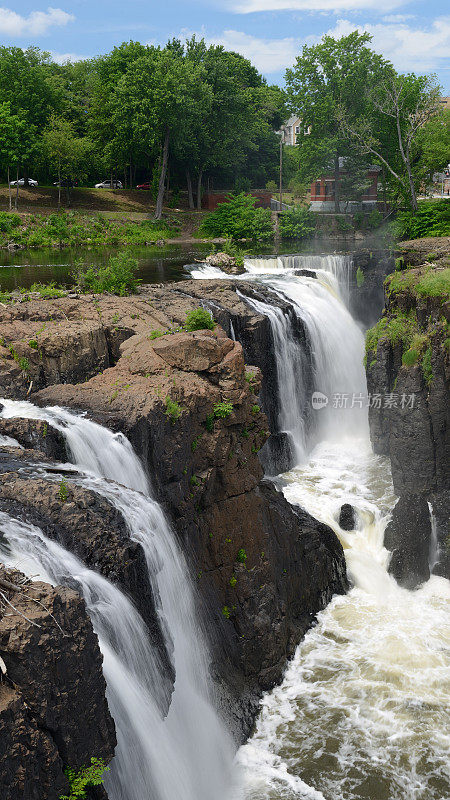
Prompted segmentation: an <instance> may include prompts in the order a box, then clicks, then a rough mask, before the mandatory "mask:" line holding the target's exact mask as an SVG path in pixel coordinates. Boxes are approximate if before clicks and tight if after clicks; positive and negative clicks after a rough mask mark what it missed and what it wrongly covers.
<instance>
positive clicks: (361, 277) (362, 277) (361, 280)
mask: <svg viewBox="0 0 450 800" xmlns="http://www.w3.org/2000/svg"><path fill="white" fill-rule="evenodd" d="M365 280H366V278H365V275H364V272H363V271H362V269H361V267H358V269H357V270H356V285H357V287H358V289H361V286H363V285H364V281H365Z"/></svg>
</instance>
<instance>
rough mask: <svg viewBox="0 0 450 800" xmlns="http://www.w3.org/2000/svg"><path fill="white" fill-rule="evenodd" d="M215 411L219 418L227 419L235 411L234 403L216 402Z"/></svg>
mask: <svg viewBox="0 0 450 800" xmlns="http://www.w3.org/2000/svg"><path fill="white" fill-rule="evenodd" d="M213 412H214V416H215V417H216V418H217V419H226V418H227V417H229V416H230V414H232V412H233V403H227V402H224V403H216V405H215V406H214V408H213Z"/></svg>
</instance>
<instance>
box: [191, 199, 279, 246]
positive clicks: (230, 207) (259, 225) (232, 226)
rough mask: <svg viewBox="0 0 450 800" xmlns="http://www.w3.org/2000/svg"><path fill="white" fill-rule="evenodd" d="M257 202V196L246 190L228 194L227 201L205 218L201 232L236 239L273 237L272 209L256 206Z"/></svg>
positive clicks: (266, 238) (263, 239) (259, 239)
mask: <svg viewBox="0 0 450 800" xmlns="http://www.w3.org/2000/svg"><path fill="white" fill-rule="evenodd" d="M256 203H257V200H256V198H255V197H252V196H251V195H250V194H245V192H240V193H239V194H237V195H228V197H227V201H226V202H225V203H220V205H218V206H217V208H216V210H215V211H213V212H212V213H211V214H209V215H208V216H207V217H206V218H205V219H204V220H203V222H202V225H201V227H200V231H199V232H200V234H203V235H206V236H213V237H218V236H225V237H227V238H230V239H235V240H236V239H253V240H256V241H265V240H268V239H272V237H273V227H272V219H271V213H270V209H266V208H255V206H256Z"/></svg>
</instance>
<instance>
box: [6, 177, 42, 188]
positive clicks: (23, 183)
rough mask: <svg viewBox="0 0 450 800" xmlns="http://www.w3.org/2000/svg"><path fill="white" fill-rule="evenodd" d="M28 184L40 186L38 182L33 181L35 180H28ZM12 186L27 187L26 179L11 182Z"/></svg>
mask: <svg viewBox="0 0 450 800" xmlns="http://www.w3.org/2000/svg"><path fill="white" fill-rule="evenodd" d="M28 183H29V185H30V186H39V184H38V182H37V181H35V180H33V178H28ZM9 185H10V186H25V178H19V180H18V181H10V184H9Z"/></svg>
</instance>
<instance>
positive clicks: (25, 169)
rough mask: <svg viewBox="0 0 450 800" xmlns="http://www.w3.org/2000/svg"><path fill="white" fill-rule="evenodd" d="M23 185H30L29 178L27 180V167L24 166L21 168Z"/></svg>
mask: <svg viewBox="0 0 450 800" xmlns="http://www.w3.org/2000/svg"><path fill="white" fill-rule="evenodd" d="M23 185H24V186H29V185H30V183H29V180H28V167H24V168H23Z"/></svg>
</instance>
